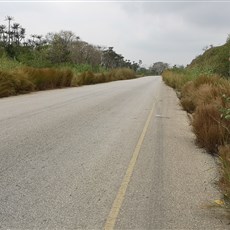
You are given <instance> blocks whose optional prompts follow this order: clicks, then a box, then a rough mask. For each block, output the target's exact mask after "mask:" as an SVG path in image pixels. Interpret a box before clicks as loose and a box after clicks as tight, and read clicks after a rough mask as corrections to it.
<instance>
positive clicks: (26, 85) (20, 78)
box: [0, 71, 34, 97]
mask: <svg viewBox="0 0 230 230" xmlns="http://www.w3.org/2000/svg"><path fill="white" fill-rule="evenodd" d="M33 90H34V84H33V83H32V82H31V81H30V80H29V79H28V78H27V77H25V76H24V75H22V74H17V73H8V72H4V71H0V97H8V96H12V95H17V94H22V93H28V92H31V91H33Z"/></svg>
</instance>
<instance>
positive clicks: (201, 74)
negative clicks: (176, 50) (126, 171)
mask: <svg viewBox="0 0 230 230" xmlns="http://www.w3.org/2000/svg"><path fill="white" fill-rule="evenodd" d="M229 48H230V43H229V41H227V42H226V44H224V45H223V46H219V47H210V49H208V50H206V51H205V52H204V54H203V55H200V56H199V57H197V58H195V59H194V60H193V61H192V63H191V64H190V65H188V67H187V68H176V67H174V68H172V69H168V70H166V71H164V73H163V80H164V81H165V83H166V84H168V85H169V86H171V87H173V88H174V89H176V91H177V92H178V96H179V98H180V102H181V105H182V107H183V108H184V109H185V110H186V111H187V112H188V113H189V114H191V115H190V118H191V125H192V128H193V132H194V134H195V135H196V139H197V144H198V145H199V146H200V147H203V148H205V149H206V150H207V151H208V152H209V153H211V154H214V155H218V156H219V159H220V173H221V177H220V180H219V182H218V185H219V188H220V190H221V192H222V193H223V202H220V204H221V205H222V206H224V207H225V208H226V209H227V210H228V211H230V80H229Z"/></svg>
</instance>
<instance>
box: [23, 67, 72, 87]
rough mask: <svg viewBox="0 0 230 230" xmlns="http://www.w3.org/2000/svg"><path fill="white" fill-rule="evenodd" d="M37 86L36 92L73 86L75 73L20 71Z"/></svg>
mask: <svg viewBox="0 0 230 230" xmlns="http://www.w3.org/2000/svg"><path fill="white" fill-rule="evenodd" d="M19 73H20V74H24V75H25V76H27V78H28V79H29V80H30V81H32V82H33V83H34V85H35V89H36V90H45V89H55V88H62V87H69V86H71V82H72V78H73V72H72V71H71V70H68V69H65V70H59V69H54V68H41V69H39V68H33V67H25V68H22V69H20V70H19Z"/></svg>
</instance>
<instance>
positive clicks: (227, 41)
mask: <svg viewBox="0 0 230 230" xmlns="http://www.w3.org/2000/svg"><path fill="white" fill-rule="evenodd" d="M229 42H230V34H228V37H227V39H226V43H229Z"/></svg>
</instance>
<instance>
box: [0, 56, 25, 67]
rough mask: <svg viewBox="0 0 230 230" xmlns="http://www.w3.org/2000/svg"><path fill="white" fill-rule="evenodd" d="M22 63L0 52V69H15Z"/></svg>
mask: <svg viewBox="0 0 230 230" xmlns="http://www.w3.org/2000/svg"><path fill="white" fill-rule="evenodd" d="M22 66H23V64H21V63H20V62H18V61H16V60H14V59H12V58H9V57H7V55H6V54H5V53H2V56H1V57H0V70H2V71H12V70H14V69H17V68H19V67H22Z"/></svg>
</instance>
